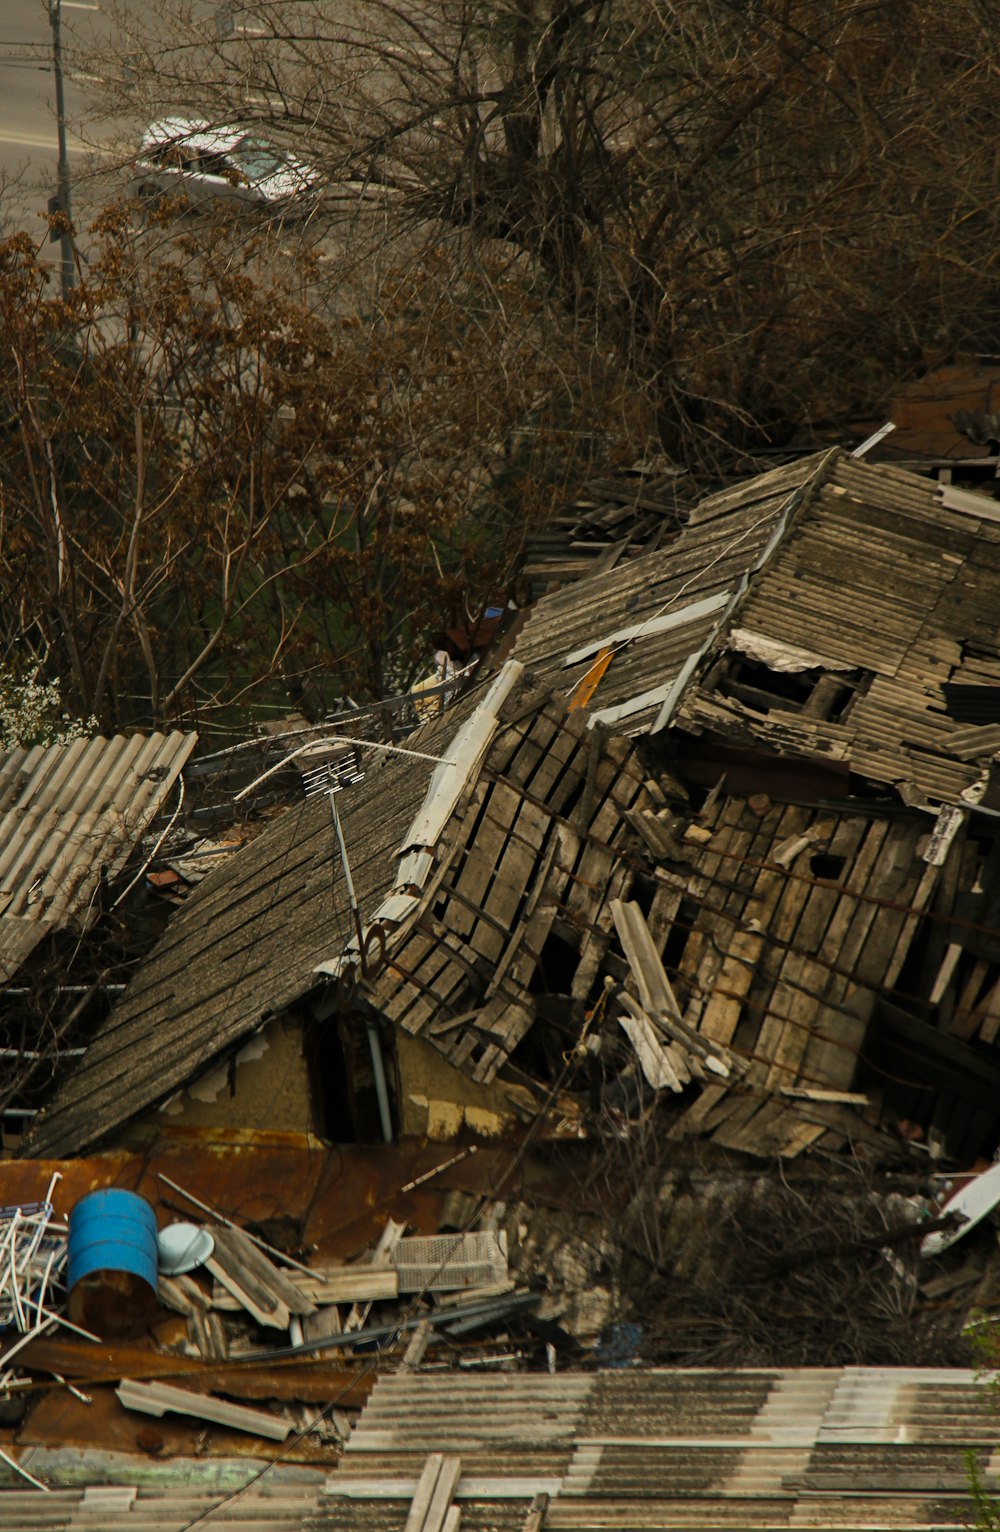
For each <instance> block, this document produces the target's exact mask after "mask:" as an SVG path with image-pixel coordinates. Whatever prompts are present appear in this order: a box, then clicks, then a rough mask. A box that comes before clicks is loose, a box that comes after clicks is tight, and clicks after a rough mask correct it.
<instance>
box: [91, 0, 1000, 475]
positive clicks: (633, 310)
mask: <svg viewBox="0 0 1000 1532" xmlns="http://www.w3.org/2000/svg"><path fill="white" fill-rule="evenodd" d="M220 16H222V17H223V20H222V21H221V22H220V19H219V18H220ZM994 20H995V18H994V17H993V16H992V12H991V9H990V8H989V7H987V6H984V5H982V3H981V0H955V3H954V4H950V5H948V6H946V7H941V6H939V5H935V4H932V3H931V0H846V3H842V4H837V5H830V4H827V3H823V0H715V3H713V4H710V5H706V4H705V3H704V0H489V3H485V0H412V3H408V4H407V5H405V6H404V5H398V4H396V3H395V0H352V3H349V4H346V5H345V4H343V3H342V0H336V3H334V0H314V3H309V4H304V3H302V0H252V3H248V4H246V5H243V6H240V5H238V4H235V3H234V4H232V5H229V6H227V7H225V8H224V9H223V11H222V12H218V13H216V14H215V15H214V16H211V17H208V18H207V19H205V13H204V12H203V11H202V10H201V9H200V8H198V9H197V10H196V9H195V8H194V7H193V6H192V5H191V4H190V3H188V0H164V3H163V4H162V5H160V6H158V7H157V8H156V17H155V20H154V19H150V20H149V21H148V22H147V21H146V20H145V19H144V20H141V21H140V19H139V18H138V17H137V16H136V15H135V14H132V13H130V11H129V9H128V5H127V3H124V0H123V4H122V6H121V8H120V9H119V11H118V12H116V14H115V20H114V28H115V31H114V38H116V39H117V41H118V51H119V57H120V58H121V60H122V63H121V67H120V69H119V71H118V73H117V75H115V74H114V72H113V71H112V77H111V80H110V84H109V88H108V93H107V98H106V101H105V103H104V107H105V109H106V110H113V111H118V112H121V111H125V110H127V111H131V112H132V113H133V114H137V113H141V114H142V115H144V116H146V117H150V116H153V115H158V114H160V113H162V112H163V111H165V110H167V109H171V110H180V111H183V112H185V113H188V114H195V115H198V116H202V117H206V118H208V119H210V120H212V121H215V122H220V121H225V120H232V119H236V120H238V121H240V122H244V123H246V124H247V125H248V126H250V127H253V128H256V129H258V130H259V131H261V132H263V133H265V134H266V135H267V136H268V137H269V138H271V139H272V140H275V141H277V142H280V143H285V144H286V145H288V146H289V147H294V148H295V149H296V151H297V152H298V153H299V154H302V155H307V156H308V157H310V158H311V159H313V160H314V161H315V162H316V163H318V164H319V165H321V167H322V168H323V170H324V172H325V174H326V176H327V178H328V188H329V192H328V205H327V214H328V216H329V217H330V218H331V219H332V220H333V222H334V224H335V225H336V227H337V229H338V231H339V232H338V234H337V237H338V238H339V240H340V241H342V242H344V243H350V244H351V245H352V247H353V248H354V249H356V250H358V251H360V250H362V249H363V248H364V249H367V248H368V245H367V243H366V242H367V241H371V240H375V239H378V240H381V241H384V240H386V239H388V240H389V241H390V242H391V243H392V244H393V246H394V248H395V250H396V252H397V255H398V252H399V251H400V250H401V249H404V248H406V249H410V248H412V244H413V241H414V240H415V238H416V237H417V235H418V234H419V236H420V238H422V239H426V238H430V237H433V238H436V239H438V240H439V242H441V243H442V244H443V245H445V246H446V247H447V249H448V251H449V255H450V258H452V259H453V260H455V261H461V262H464V263H465V270H466V271H467V272H468V271H470V270H472V269H473V268H474V267H475V264H476V262H477V260H478V259H480V258H481V256H482V253H483V251H484V250H493V251H495V250H496V249H497V248H498V247H499V248H501V249H503V250H506V251H507V252H508V259H507V261H506V262H505V263H503V265H502V271H501V273H500V275H499V277H497V276H496V274H493V275H491V279H490V281H488V282H487V281H484V282H483V283H482V288H483V295H484V296H483V301H487V295H488V301H491V302H493V303H495V304H496V305H497V306H499V307H501V308H502V306H503V305H505V304H506V302H507V301H508V298H509V294H510V292H511V291H512V289H513V288H514V287H516V286H521V287H523V288H527V289H530V290H531V291H532V292H533V293H534V294H535V295H536V297H538V298H539V300H541V299H544V301H545V303H546V304H547V306H548V316H547V317H548V323H549V324H550V325H551V326H552V327H553V328H554V329H555V330H559V331H561V330H563V329H564V328H565V327H567V326H568V327H569V329H570V331H571V332H572V334H573V336H574V340H575V344H576V347H577V366H578V368H579V369H580V370H581V371H582V372H585V371H586V370H587V367H588V365H589V364H590V362H591V361H592V360H593V359H594V358H595V357H600V358H602V359H606V358H607V356H608V355H609V354H613V355H614V356H615V357H616V358H617V365H618V366H619V367H620V368H622V369H623V373H624V376H625V377H626V378H627V380H628V383H629V386H630V387H631V388H632V389H633V391H634V392H635V394H636V396H637V398H641V399H642V400H643V401H644V402H645V404H646V405H647V406H648V408H649V410H650V411H651V414H652V419H653V421H654V423H655V425H656V427H657V429H658V433H659V436H660V438H661V440H662V441H663V442H665V443H666V444H667V445H668V446H669V447H670V448H671V449H672V450H674V451H675V452H677V453H680V454H682V455H684V456H686V457H687V458H688V459H689V460H690V461H692V462H694V463H698V462H702V461H706V460H707V461H709V462H712V461H716V460H717V459H718V457H719V454H720V451H721V450H722V449H724V448H726V447H729V448H732V447H737V448H739V447H741V446H743V445H745V444H747V443H750V444H753V443H762V442H767V441H781V440H784V439H786V438H787V437H788V436H789V435H790V434H791V433H792V432H793V431H795V430H796V429H800V428H802V427H813V428H818V427H821V426H822V425H824V424H825V423H827V422H829V421H831V420H834V421H835V420H837V419H841V418H842V417H843V416H844V415H845V413H848V412H850V411H852V410H862V411H863V410H865V409H871V408H873V407H875V405H876V404H877V402H878V401H879V399H880V398H881V397H882V395H883V394H884V392H885V390H886V388H887V386H888V385H889V384H890V383H892V382H896V381H898V380H899V377H900V375H901V374H903V373H905V372H906V371H908V370H916V369H919V368H920V367H922V366H925V365H927V364H929V363H933V362H937V361H940V360H941V359H943V358H945V357H947V356H948V355H949V354H951V353H952V352H954V351H955V350H956V349H957V348H961V347H969V346H971V347H978V348H979V349H980V350H983V349H995V348H996V347H997V345H998V343H1000V336H998V334H997V324H998V315H997V311H996V304H995V299H994V296H993V294H994V290H995V285H996V260H997V256H996V251H997V249H998V246H1000V240H998V238H997V234H998V222H1000V218H998V212H1000V209H998V200H997V192H996V174H995V157H996V149H995V144H996V142H997V136H998V135H997V131H996V130H997V112H998V108H997V101H996V95H995V90H994V88H993V78H992V76H993V68H994V57H995V38H994V26H993V23H994ZM109 45H110V44H109ZM100 72H101V73H105V74H106V73H107V70H102V71H100ZM723 455H724V454H723Z"/></svg>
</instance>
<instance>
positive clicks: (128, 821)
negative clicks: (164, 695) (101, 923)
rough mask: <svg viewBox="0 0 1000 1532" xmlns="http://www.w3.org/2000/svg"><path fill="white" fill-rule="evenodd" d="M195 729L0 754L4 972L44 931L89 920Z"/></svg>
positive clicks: (163, 794)
mask: <svg viewBox="0 0 1000 1532" xmlns="http://www.w3.org/2000/svg"><path fill="white" fill-rule="evenodd" d="M197 739H198V736H197V735H196V734H184V733H180V732H174V733H171V734H151V735H148V736H144V735H140V734H134V735H131V736H128V737H124V736H121V735H116V736H115V737H114V738H113V739H103V738H96V739H79V740H73V741H72V742H71V743H70V744H66V745H36V746H34V747H32V748H31V749H26V750H25V749H17V750H10V751H8V752H7V753H6V754H5V755H3V756H0V977H2V978H6V979H9V978H10V977H11V976H12V975H13V974H14V973H15V972H16V971H17V969H18V968H19V967H20V965H21V964H22V963H23V962H24V960H25V958H26V957H27V956H28V954H29V953H30V952H31V951H32V949H33V948H34V947H35V946H36V945H37V943H38V942H39V941H41V939H42V937H43V936H45V935H46V934H47V933H48V932H50V931H56V930H59V929H60V928H61V927H63V926H65V925H66V924H68V923H69V922H70V921H71V920H73V921H83V922H85V921H86V919H87V914H88V910H89V907H90V904H91V901H92V899H93V896H94V893H95V891H96V889H97V886H98V884H99V882H100V879H101V876H102V874H103V875H105V876H109V875H110V876H113V875H114V874H115V873H117V872H118V871H120V869H121V868H122V866H123V865H124V863H125V861H126V860H127V858H128V855H129V853H130V852H131V850H132V849H133V847H134V846H135V844H136V842H137V841H138V839H139V837H140V836H141V835H142V833H143V831H144V830H145V828H146V826H147V825H148V824H149V822H150V820H151V819H152V818H153V817H154V815H155V814H156V813H157V812H158V811H159V810H160V809H161V808H162V806H163V804H164V802H165V800H166V798H167V795H168V794H169V793H170V791H171V789H172V787H173V785H174V783H175V782H176V780H177V777H178V775H179V774H180V772H181V770H182V768H183V766H184V764H185V762H186V761H187V759H188V757H189V756H190V755H191V752H192V751H193V749H194V747H195V745H196V743H197Z"/></svg>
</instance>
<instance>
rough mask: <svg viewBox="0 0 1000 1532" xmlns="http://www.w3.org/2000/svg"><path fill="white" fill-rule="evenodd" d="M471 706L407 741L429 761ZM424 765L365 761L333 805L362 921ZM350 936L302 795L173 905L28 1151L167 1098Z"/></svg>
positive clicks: (319, 823)
mask: <svg viewBox="0 0 1000 1532" xmlns="http://www.w3.org/2000/svg"><path fill="white" fill-rule="evenodd" d="M476 700H478V699H476ZM473 707H474V701H472V702H469V703H466V704H463V705H459V706H456V707H455V708H454V709H452V710H451V711H449V712H448V713H447V714H446V715H445V716H444V718H442V719H441V720H439V721H437V722H435V723H433V724H429V725H427V726H426V727H425V728H424V729H423V730H421V731H420V733H419V734H418V735H416V736H414V739H413V740H412V741H411V742H410V743H411V744H413V747H414V748H415V749H422V750H425V751H427V752H428V753H429V754H431V755H434V754H437V753H439V752H441V751H443V750H444V749H445V748H446V746H447V744H448V742H449V740H450V739H451V737H452V735H453V734H454V733H455V732H456V730H457V729H458V727H459V725H460V724H461V723H462V722H463V720H464V719H465V718H466V717H467V716H468V714H469V713H470V712H471V711H472V709H473ZM433 769H434V767H433V763H432V762H430V761H423V760H414V759H413V758H412V757H408V756H399V755H392V756H387V755H381V756H374V755H373V754H369V756H368V757H366V760H365V770H366V772H367V775H366V777H365V779H364V781H363V782H360V783H358V784H357V785H356V786H355V787H352V788H350V789H349V790H347V791H346V792H343V793H341V794H340V796H339V805H340V814H341V818H342V821H343V826H344V833H345V837H346V840H347V844H348V846H349V848H350V863H351V870H352V873H353V878H354V884H355V888H356V890H357V895H358V899H359V902H360V904H361V907H362V909H363V910H364V911H365V912H366V913H367V912H368V911H369V910H371V909H372V908H373V907H375V906H376V905H377V904H378V903H379V902H380V901H381V900H382V899H383V898H384V897H385V895H386V894H387V893H389V892H390V890H391V888H392V883H393V877H394V873H395V868H396V852H397V851H398V849H399V838H400V832H401V829H402V827H404V826H405V825H406V824H408V823H409V822H410V820H412V818H413V816H414V815H415V813H416V811H417V808H418V807H419V805H420V803H421V802H422V800H423V798H424V795H425V793H426V791H427V784H428V781H429V779H430V775H431V772H432V771H433ZM352 934H353V929H352V925H351V916H350V909H349V905H348V902H347V897H346V891H345V885H344V875H343V872H342V869H341V863H340V857H339V854H338V851H337V843H336V838H335V835H334V831H333V825H332V819H331V814H330V806H329V803H328V801H327V799H326V798H325V797H323V796H320V797H315V798H309V799H306V800H304V801H303V802H302V803H300V804H298V805H297V806H296V807H294V808H291V809H289V810H287V811H286V812H285V813H284V814H283V815H282V816H281V818H280V819H279V820H278V821H277V822H276V823H275V825H274V826H273V828H271V829H269V830H268V831H266V832H265V833H264V834H263V835H261V836H259V837H258V838H257V839H256V840H255V841H253V842H251V844H250V845H249V846H247V847H246V848H245V849H244V850H243V851H241V852H240V854H239V855H238V856H233V857H228V858H227V859H226V860H225V862H224V863H223V865H222V866H220V867H219V868H217V869H216V870H215V871H214V872H212V873H211V874H210V875H209V876H208V877H207V878H205V879H204V881H203V882H202V883H200V884H199V885H198V888H197V889H196V890H195V891H194V893H193V894H191V896H190V897H189V898H188V899H187V900H186V901H185V902H184V904H183V905H182V906H181V908H180V909H179V910H178V912H177V913H176V915H175V916H174V917H173V919H172V920H171V922H170V925H169V927H168V929H167V931H166V933H165V935H164V936H163V938H162V939H161V940H160V942H159V943H158V944H157V946H156V947H155V948H154V949H153V952H152V953H151V954H150V956H149V958H147V960H146V962H145V963H144V964H143V966H142V968H141V970H140V972H139V973H138V974H137V976H136V978H135V979H134V980H133V982H132V983H131V984H130V985H129V987H128V989H127V990H126V992H125V994H124V995H123V997H122V999H121V1001H120V1002H119V1004H118V1005H117V1006H116V1007H115V1008H114V1010H113V1011H112V1012H111V1014H110V1016H109V1017H108V1019H107V1021H106V1022H105V1024H104V1026H103V1027H102V1029H101V1031H100V1032H99V1033H98V1034H97V1036H96V1037H95V1038H94V1040H93V1042H92V1043H91V1045H90V1047H89V1048H88V1050H87V1053H86V1055H85V1056H84V1057H83V1058H82V1059H81V1060H79V1062H78V1064H77V1065H76V1067H75V1069H74V1071H73V1074H72V1075H71V1077H70V1078H68V1079H67V1080H66V1081H65V1082H64V1084H63V1085H62V1087H61V1088H60V1089H59V1090H58V1091H57V1093H56V1095H55V1096H54V1098H53V1100H52V1101H51V1103H50V1104H49V1106H48V1108H47V1109H46V1111H45V1112H44V1114H43V1115H42V1116H40V1117H39V1118H38V1119H36V1124H35V1130H34V1133H33V1136H32V1141H31V1145H30V1147H29V1152H30V1153H31V1154H32V1155H33V1156H36V1157H37V1156H55V1157H59V1156H61V1155H66V1154H75V1153H78V1152H79V1151H80V1150H81V1149H82V1148H84V1147H85V1146H86V1145H88V1144H92V1143H96V1142H97V1141H98V1140H99V1139H100V1138H102V1137H103V1136H104V1135H105V1134H107V1133H108V1132H110V1131H111V1130H112V1129H113V1128H116V1127H117V1126H118V1125H119V1124H120V1123H123V1122H126V1121H128V1119H129V1118H130V1117H132V1116H134V1115H135V1114H136V1113H137V1112H140V1111H142V1110H144V1109H145V1108H146V1107H148V1106H150V1105H152V1104H153V1103H154V1102H156V1101H160V1100H164V1099H166V1097H167V1096H169V1095H170V1094H172V1092H173V1091H175V1090H177V1089H178V1088H179V1087H180V1086H181V1085H184V1084H185V1083H186V1082H187V1081H188V1080H190V1079H193V1078H194V1077H195V1076H196V1075H197V1074H198V1073H200V1072H201V1071H202V1070H203V1069H204V1068H205V1067H206V1066H207V1064H208V1063H209V1061H210V1060H211V1059H212V1058H214V1057H215V1056H216V1055H218V1054H219V1053H221V1052H223V1051H224V1050H225V1049H226V1048H227V1047H228V1046H230V1045H232V1044H234V1043H236V1042H238V1041H239V1040H240V1039H241V1038H244V1037H246V1036H247V1035H248V1034H249V1033H250V1032H252V1031H253V1030H254V1029H255V1028H256V1027H258V1026H259V1025H261V1023H262V1022H263V1021H264V1020H265V1019H266V1018H267V1017H268V1016H269V1015H272V1014H275V1013H276V1012H278V1011H280V1010H281V1009H282V1008H283V1007H286V1006H288V1005H291V1004H292V1003H293V1002H294V1001H296V1000H297V999H299V998H300V997H301V996H302V995H303V994H305V993H306V992H307V991H308V990H310V989H312V988H314V986H315V985H316V984H317V982H318V980H317V978H316V975H315V973H314V970H315V968H316V966H317V964H319V963H321V962H322V961H323V960H324V959H328V958H329V957H330V956H331V954H333V953H339V952H341V951H342V950H343V949H344V947H345V946H346V944H347V943H348V942H349V941H350V939H351V936H352Z"/></svg>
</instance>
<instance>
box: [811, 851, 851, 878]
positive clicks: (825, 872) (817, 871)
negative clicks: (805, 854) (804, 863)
mask: <svg viewBox="0 0 1000 1532" xmlns="http://www.w3.org/2000/svg"><path fill="white" fill-rule="evenodd" d="M846 866H847V858H846V857H845V856H830V855H829V854H828V853H827V852H825V851H818V852H817V853H816V855H815V856H811V857H810V858H809V871H810V872H811V873H812V875H813V877H814V878H829V879H830V880H831V881H835V880H837V879H839V878H840V875H841V873H842V872H843V871H844V868H845V867H846Z"/></svg>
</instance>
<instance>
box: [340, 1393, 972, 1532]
mask: <svg viewBox="0 0 1000 1532" xmlns="http://www.w3.org/2000/svg"><path fill="white" fill-rule="evenodd" d="M995 1439H996V1432H995V1420H994V1415H993V1411H992V1406H991V1399H990V1393H989V1390H988V1389H986V1388H984V1387H983V1386H982V1384H980V1383H977V1381H976V1378H975V1375H974V1374H973V1373H972V1372H967V1371H960V1370H955V1371H950V1370H933V1369H909V1368H898V1369H891V1368H884V1369H883V1368H853V1367H845V1368H802V1369H788V1370H785V1371H773V1372H765V1371H758V1370H755V1369H747V1370H741V1371H714V1370H703V1371H677V1370H672V1369H631V1368H627V1369H624V1370H621V1371H615V1372H602V1373H585V1374H580V1373H567V1374H562V1375H557V1376H554V1377H548V1376H545V1375H539V1374H531V1375H523V1374H522V1375H520V1376H517V1377H515V1376H509V1377H492V1378H489V1379H485V1378H482V1377H480V1378H472V1377H469V1376H468V1375H467V1374H456V1373H450V1374H445V1375H438V1376H433V1375H425V1376H420V1375H411V1376H409V1377H403V1376H395V1377H383V1378H382V1379H380V1381H379V1383H378V1384H377V1386H376V1388H375V1390H374V1392H373V1394H372V1397H371V1400H370V1401H369V1404H368V1405H367V1407H366V1409H365V1410H364V1412H363V1413H362V1416H361V1420H360V1423H359V1425H358V1427H357V1428H356V1430H355V1432H354V1434H353V1436H352V1437H351V1439H350V1441H349V1443H348V1447H347V1451H346V1453H345V1456H344V1459H343V1462H342V1465H341V1468H340V1470H339V1472H338V1473H337V1474H335V1475H334V1476H332V1478H331V1479H330V1480H329V1481H328V1489H327V1496H326V1498H325V1502H324V1506H323V1510H322V1513H321V1514H322V1516H323V1517H324V1518H325V1519H324V1520H323V1525H324V1526H328V1527H330V1528H331V1529H334V1528H335V1529H337V1532H367V1529H370V1528H374V1527H376V1526H379V1527H381V1528H383V1529H384V1532H402V1528H403V1527H404V1524H405V1520H406V1510H407V1507H408V1504H409V1499H410V1497H411V1496H412V1494H413V1490H414V1488H415V1485H416V1481H417V1479H418V1477H419V1474H420V1471H421V1468H422V1466H423V1463H424V1461H425V1459H426V1457H427V1455H428V1453H430V1452H434V1451H443V1452H454V1453H457V1454H458V1455H459V1456H460V1458H461V1478H460V1480H459V1483H458V1486H457V1490H456V1493H455V1503H456V1504H457V1505H458V1506H459V1507H460V1508H461V1512H462V1520H461V1525H462V1527H463V1528H465V1527H470V1528H474V1529H477V1532H478V1529H481V1528H487V1527H490V1526H493V1527H496V1528H499V1529H503V1532H507V1529H508V1528H518V1529H522V1528H524V1527H525V1526H527V1525H528V1524H529V1523H528V1519H527V1512H528V1506H529V1505H530V1504H531V1501H532V1498H533V1497H534V1496H535V1495H536V1494H538V1493H539V1492H544V1493H547V1494H548V1496H549V1507H548V1510H547V1512H546V1515H545V1518H544V1520H543V1521H542V1522H541V1523H540V1525H541V1526H543V1527H544V1528H546V1529H548V1532H599V1529H600V1532H605V1529H611V1528H615V1529H617V1532H653V1529H673V1528H680V1527H693V1526H698V1527H712V1528H714V1527H737V1526H738V1527H761V1528H765V1527H768V1528H774V1527H796V1528H803V1527H809V1528H813V1529H821V1528H833V1527H837V1528H866V1529H867V1528H872V1527H890V1526H891V1527H893V1528H916V1527H927V1526H935V1527H938V1528H952V1527H955V1528H957V1527H964V1526H966V1525H968V1524H969V1521H970V1504H969V1477H968V1467H967V1460H966V1455H967V1454H968V1453H971V1454H972V1455H973V1456H974V1457H975V1458H976V1459H977V1460H978V1463H979V1466H980V1469H981V1471H982V1472H983V1473H984V1476H985V1478H986V1482H987V1483H988V1484H991V1485H993V1484H994V1483H995V1473H994V1463H993V1458H994V1450H993V1444H994V1442H995ZM491 1513H492V1520H491ZM536 1525H539V1524H538V1523H536Z"/></svg>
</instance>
